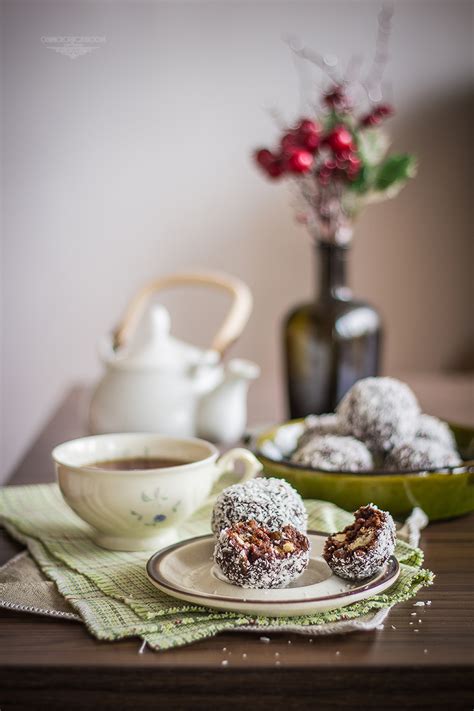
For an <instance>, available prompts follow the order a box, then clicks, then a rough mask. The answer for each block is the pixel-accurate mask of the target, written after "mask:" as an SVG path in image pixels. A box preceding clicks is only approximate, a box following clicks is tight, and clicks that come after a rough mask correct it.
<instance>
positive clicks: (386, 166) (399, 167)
mask: <svg viewBox="0 0 474 711" xmlns="http://www.w3.org/2000/svg"><path fill="white" fill-rule="evenodd" d="M415 173H416V160H415V158H414V156H411V155H409V154H408V153H405V154H402V153H400V154H394V155H391V156H389V157H388V158H387V159H386V160H384V162H383V163H382V164H381V165H380V166H379V168H378V170H377V175H376V178H375V184H374V188H375V189H376V190H381V191H388V190H390V189H392V188H394V187H395V186H396V187H398V185H397V184H398V183H405V182H406V181H407V180H408V178H412V177H413V176H414V175H415Z"/></svg>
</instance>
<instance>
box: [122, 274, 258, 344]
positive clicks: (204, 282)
mask: <svg viewBox="0 0 474 711" xmlns="http://www.w3.org/2000/svg"><path fill="white" fill-rule="evenodd" d="M190 285H191V286H196V285H198V286H212V287H215V288H216V289H221V290H223V291H227V292H228V293H229V294H230V295H231V296H232V303H231V307H230V309H229V311H228V313H227V315H226V317H225V319H224V322H223V323H222V325H221V327H220V328H219V330H218V331H217V333H216V335H215V336H214V339H213V341H212V344H211V348H212V350H215V351H217V352H218V353H220V355H223V353H224V352H225V351H226V350H227V348H229V346H230V345H232V343H234V341H236V340H237V338H238V337H239V336H240V334H241V333H242V331H243V330H244V328H245V326H246V325H247V321H248V320H249V317H250V314H251V312H252V305H253V299H252V294H251V292H250V289H249V288H248V286H247V285H246V284H244V282H242V281H240V279H237V278H236V277H233V276H230V275H229V274H223V273H219V272H211V271H196V272H180V273H178V274H170V275H168V276H165V277H161V279H156V280H155V281H152V282H150V283H149V284H146V285H145V286H144V287H143V288H142V289H140V291H139V292H138V293H137V294H136V295H135V296H134V297H133V299H132V300H131V302H130V303H129V305H128V306H127V308H126V310H125V313H124V315H123V318H122V320H121V321H120V323H119V324H118V326H117V328H116V329H115V330H114V331H113V346H114V349H118V348H122V347H123V346H124V345H125V344H126V342H127V341H128V339H129V337H130V334H131V332H132V331H133V330H134V328H135V325H136V324H137V323H138V321H139V319H140V318H141V316H142V314H143V312H144V311H145V308H146V306H147V304H148V302H149V300H150V298H151V297H152V296H153V294H155V293H156V292H157V291H161V290H162V289H167V288H169V287H173V286H190Z"/></svg>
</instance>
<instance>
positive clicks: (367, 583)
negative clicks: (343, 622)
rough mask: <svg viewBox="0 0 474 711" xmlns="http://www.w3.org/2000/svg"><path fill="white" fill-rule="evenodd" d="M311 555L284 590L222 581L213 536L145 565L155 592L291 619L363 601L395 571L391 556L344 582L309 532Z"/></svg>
mask: <svg viewBox="0 0 474 711" xmlns="http://www.w3.org/2000/svg"><path fill="white" fill-rule="evenodd" d="M308 537H309V540H310V544H311V558H310V562H309V565H308V568H307V569H306V570H305V572H304V573H303V575H302V576H301V577H300V578H298V580H295V582H294V583H292V584H291V585H289V586H288V587H287V588H279V589H273V590H255V589H249V588H240V587H238V586H237V585H232V584H231V583H229V582H227V581H226V580H225V578H224V577H223V575H222V573H221V572H220V571H218V569H216V566H215V564H214V561H213V558H212V554H213V551H214V545H215V539H214V536H212V535H208V536H199V537H197V538H190V539H188V540H186V541H182V542H181V543H175V544H174V545H173V546H169V548H165V549H164V550H161V551H159V552H158V553H155V555H153V556H152V557H151V558H150V560H149V561H148V563H147V574H148V578H149V579H150V581H151V582H152V583H153V585H155V586H156V587H157V588H159V590H161V591H163V592H165V593H167V594H168V595H171V596H172V597H175V598H178V599H179V600H185V601H186V602H190V603H193V604H195V605H203V606H205V607H212V608H216V609H219V610H230V611H233V612H243V613H248V614H252V615H265V616H269V617H291V616H293V615H308V614H311V613H315V612H324V611H326V610H335V609H337V608H339V607H345V606H346V605H350V604H351V603H353V602H357V601H359V600H365V599H366V598H368V597H373V596H374V595H377V594H378V593H381V592H383V591H384V590H386V589H387V588H388V587H390V586H391V585H393V584H394V582H395V581H396V580H397V578H398V576H399V574H400V567H399V565H398V561H397V559H396V558H395V557H394V556H391V557H390V558H389V560H388V561H387V563H385V565H384V566H383V567H382V568H381V569H380V571H379V572H378V573H377V574H376V575H374V576H373V577H372V578H368V579H367V580H364V581H363V582H362V583H350V582H348V581H347V580H343V579H342V578H338V577H337V575H334V573H333V572H332V571H331V569H330V568H329V566H328V565H327V563H326V561H325V560H324V559H323V558H322V555H321V554H322V551H323V546H324V541H325V540H326V535H324V534H321V533H317V532H314V531H312V532H309V533H308Z"/></svg>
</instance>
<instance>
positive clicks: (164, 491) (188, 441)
mask: <svg viewBox="0 0 474 711" xmlns="http://www.w3.org/2000/svg"><path fill="white" fill-rule="evenodd" d="M52 457H53V459H54V462H55V465H56V473H57V477H58V482H59V488H60V489H61V493H62V495H63V496H64V498H65V500H66V502H67V503H68V504H69V506H70V507H71V508H72V510H73V511H75V513H76V514H77V515H78V516H80V518H82V519H83V520H84V521H86V522H87V523H89V524H90V525H91V526H92V527H93V528H94V529H95V536H94V540H95V542H96V543H97V544H98V545H100V546H102V547H103V548H109V549H111V550H121V551H140V550H156V549H158V548H163V547H164V546H167V545H169V544H170V543H173V542H174V541H175V540H176V539H177V532H176V529H177V527H178V526H179V525H180V524H181V523H182V522H183V521H185V520H186V519H188V518H189V517H190V516H191V515H192V514H193V513H194V512H195V511H196V510H197V509H198V508H199V507H200V506H202V505H203V504H204V503H205V501H206V499H207V498H208V496H209V494H210V492H211V489H212V486H213V484H214V483H215V482H216V481H217V479H219V477H220V476H221V475H222V474H224V472H226V471H229V470H231V469H232V468H233V466H234V463H235V462H237V461H241V462H242V463H243V465H244V473H243V476H242V481H245V480H247V479H251V478H252V477H254V476H255V475H256V474H257V473H258V472H259V471H260V469H261V468H262V466H261V464H260V462H259V461H258V460H257V459H256V458H255V457H254V456H253V454H252V453H251V452H249V451H248V450H246V449H241V448H237V449H231V450H230V451H229V452H226V453H225V454H224V455H223V456H221V457H220V458H219V452H218V451H217V449H216V447H214V445H212V444H210V443H209V442H206V441H204V440H202V439H194V438H177V437H168V436H165V435H158V434H141V433H140V434H106V435H97V436H95V437H83V438H81V439H75V440H72V441H70V442H65V443H64V444H61V445H59V446H58V447H56V448H55V449H54V450H53V452H52ZM155 457H156V458H162V459H169V460H180V461H181V462H183V461H184V462H185V463H183V464H181V463H178V464H176V465H174V464H173V465H172V466H161V467H160V468H155V469H129V470H123V469H113V468H112V469H111V468H105V467H104V468H102V467H101V466H100V463H101V462H102V463H104V462H108V467H110V466H114V465H113V464H110V463H111V462H112V460H120V459H122V460H123V459H132V458H147V459H149V458H155ZM92 465H94V466H92Z"/></svg>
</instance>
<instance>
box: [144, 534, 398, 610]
mask: <svg viewBox="0 0 474 711" xmlns="http://www.w3.org/2000/svg"><path fill="white" fill-rule="evenodd" d="M306 533H307V535H310V536H322V537H324V538H327V537H328V535H330V534H327V533H325V532H323V531H315V530H309V531H307V532H306ZM203 539H212V540H215V537H214V535H213V534H212V533H205V534H203V535H201V536H193V537H192V538H186V539H184V540H183V541H177V542H176V543H173V544H172V545H170V546H167V547H166V548H162V549H161V550H159V551H156V552H155V553H153V555H152V556H150V558H149V559H148V560H147V563H146V574H147V576H148V578H149V579H150V580H151V581H152V583H154V584H158V586H159V587H160V590H163V588H165V589H164V590H163V592H167V590H170V591H172V592H174V593H181V594H185V595H190V596H192V597H193V598H199V599H202V600H218V601H220V602H225V603H230V604H233V603H238V604H239V605H243V606H244V607H246V606H248V607H252V606H253V607H255V604H265V605H269V606H273V605H275V606H276V605H295V604H301V603H318V602H321V603H322V602H325V601H331V600H338V599H340V598H347V597H348V596H350V595H358V594H360V593H362V592H366V591H368V590H370V589H371V588H373V587H378V585H380V582H381V581H380V579H378V580H377V581H375V580H372V581H371V582H368V583H366V584H365V585H361V586H360V587H357V588H354V589H351V590H346V591H345V592H340V593H335V594H333V595H324V596H323V597H312V598H304V599H302V600H299V599H298V600H294V599H292V600H265V601H263V600H243V599H242V598H236V597H229V596H222V595H213V594H210V593H201V592H194V591H192V590H191V591H190V590H189V589H188V588H183V587H176V586H175V585H171V584H170V583H169V582H167V580H166V579H165V578H163V577H161V576H160V575H157V574H156V573H155V571H154V570H152V568H153V566H156V562H157V561H158V560H160V559H164V558H165V557H166V556H168V555H169V554H170V553H172V552H173V551H175V550H177V549H178V548H182V547H184V546H186V545H190V544H192V543H196V542H197V541H200V540H203ZM385 566H386V568H387V569H386V571H385V575H384V578H383V580H384V582H388V581H390V580H392V579H393V582H392V584H393V583H395V582H396V581H397V579H398V577H399V575H400V563H399V562H398V560H397V558H396V557H395V555H393V554H392V555H391V556H390V557H389V559H388V560H387V561H386V563H385ZM333 574H334V575H335V573H333ZM341 580H344V578H341ZM387 587H389V586H387ZM385 589H386V588H385ZM171 596H172V597H174V596H173V595H171Z"/></svg>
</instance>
